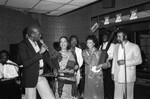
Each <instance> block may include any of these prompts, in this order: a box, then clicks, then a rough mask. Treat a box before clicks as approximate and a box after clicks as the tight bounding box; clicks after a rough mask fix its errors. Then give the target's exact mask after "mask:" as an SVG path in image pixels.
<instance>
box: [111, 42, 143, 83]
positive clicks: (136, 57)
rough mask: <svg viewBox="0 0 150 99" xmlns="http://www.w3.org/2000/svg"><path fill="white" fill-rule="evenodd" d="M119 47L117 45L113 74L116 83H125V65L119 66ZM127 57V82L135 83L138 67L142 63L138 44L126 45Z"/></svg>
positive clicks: (129, 43)
mask: <svg viewBox="0 0 150 99" xmlns="http://www.w3.org/2000/svg"><path fill="white" fill-rule="evenodd" d="M119 45H120V44H116V45H115V50H114V54H113V64H112V74H113V75H114V81H117V82H120V83H124V82H125V68H124V66H125V65H121V66H119V65H118V64H117V61H118V54H120V53H118V51H119ZM125 55H126V74H127V75H126V77H127V82H135V80H136V65H139V64H141V63H142V58H141V51H140V48H139V46H138V45H137V44H134V43H131V42H129V41H128V42H127V43H126V44H125Z"/></svg>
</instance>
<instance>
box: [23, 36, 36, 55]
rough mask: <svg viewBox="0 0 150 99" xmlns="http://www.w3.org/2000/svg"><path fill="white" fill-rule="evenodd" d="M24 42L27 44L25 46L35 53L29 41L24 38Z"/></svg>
mask: <svg viewBox="0 0 150 99" xmlns="http://www.w3.org/2000/svg"><path fill="white" fill-rule="evenodd" d="M25 44H26V45H27V47H28V48H29V49H30V50H31V51H32V52H33V53H36V52H35V50H34V48H33V46H32V45H31V43H30V41H29V40H28V39H25Z"/></svg>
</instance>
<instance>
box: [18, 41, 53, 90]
mask: <svg viewBox="0 0 150 99" xmlns="http://www.w3.org/2000/svg"><path fill="white" fill-rule="evenodd" d="M38 45H39V47H41V45H42V44H40V43H39V42H38ZM19 54H20V58H21V61H22V64H23V71H22V86H23V87H25V88H32V87H35V86H36V85H37V81H38V76H39V60H40V59H42V58H43V61H44V63H45V62H46V63H48V64H49V66H51V67H52V68H53V67H54V66H53V65H52V63H51V61H50V57H49V55H47V54H49V53H48V52H46V53H44V54H42V55H40V53H36V52H35V50H34V48H33V46H32V45H31V43H30V42H29V40H28V39H25V40H23V41H22V42H20V44H19Z"/></svg>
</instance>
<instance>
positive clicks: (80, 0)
mask: <svg viewBox="0 0 150 99" xmlns="http://www.w3.org/2000/svg"><path fill="white" fill-rule="evenodd" d="M95 1H98V0H73V1H72V2H70V3H69V4H73V5H80V6H82V5H86V4H89V3H93V2H95Z"/></svg>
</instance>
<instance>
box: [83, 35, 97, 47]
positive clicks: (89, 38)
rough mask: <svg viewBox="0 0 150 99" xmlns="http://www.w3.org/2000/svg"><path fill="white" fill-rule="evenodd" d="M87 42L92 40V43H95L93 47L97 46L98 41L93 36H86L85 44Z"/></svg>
mask: <svg viewBox="0 0 150 99" xmlns="http://www.w3.org/2000/svg"><path fill="white" fill-rule="evenodd" d="M88 40H92V41H93V42H94V43H95V47H97V46H98V40H97V38H96V36H95V35H88V36H87V38H86V42H87V41H88Z"/></svg>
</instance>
